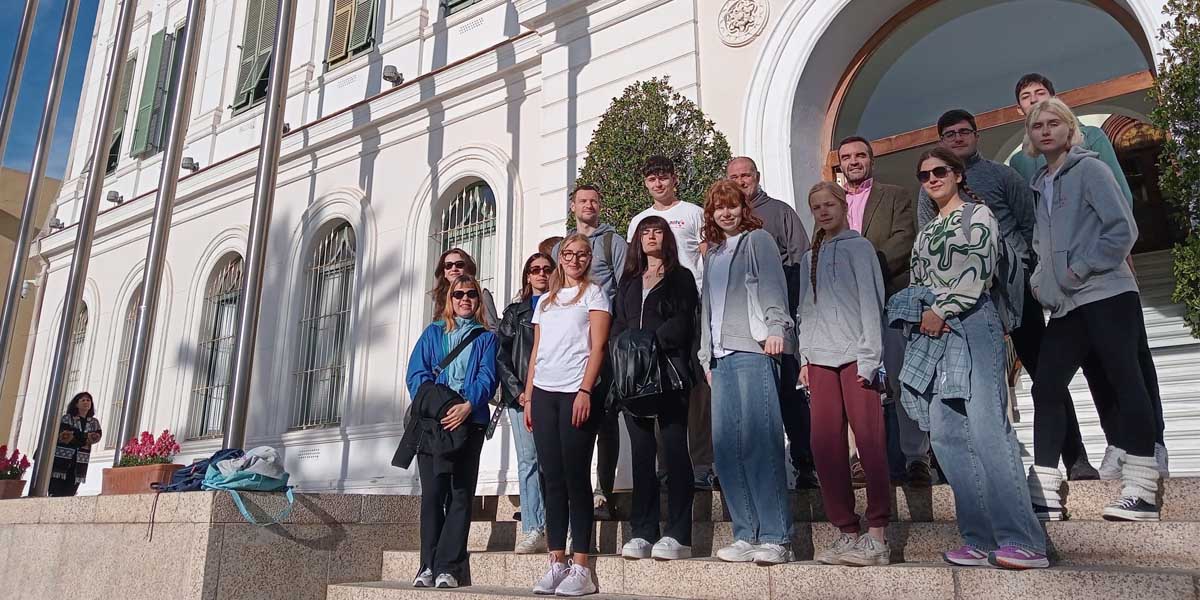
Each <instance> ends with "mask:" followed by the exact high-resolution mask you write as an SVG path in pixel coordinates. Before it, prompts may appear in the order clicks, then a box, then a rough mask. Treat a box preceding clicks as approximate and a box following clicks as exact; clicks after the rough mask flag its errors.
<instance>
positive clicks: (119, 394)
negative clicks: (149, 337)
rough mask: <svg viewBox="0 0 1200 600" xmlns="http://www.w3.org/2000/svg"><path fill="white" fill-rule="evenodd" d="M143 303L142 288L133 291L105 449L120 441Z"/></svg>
mask: <svg viewBox="0 0 1200 600" xmlns="http://www.w3.org/2000/svg"><path fill="white" fill-rule="evenodd" d="M141 301H142V286H140V285H139V286H137V289H135V290H133V297H132V298H130V299H129V307H128V308H127V309H126V310H125V320H124V324H123V325H122V327H121V348H120V353H119V354H117V373H116V377H117V384H116V386H115V387H114V388H113V397H112V408H111V409H110V411H109V415H108V428H107V429H105V431H107V432H108V434H107V435H105V436H104V447H105V448H116V447H117V442H118V441H124V440H118V439H117V437H118V436H119V435H120V431H121V413H123V412H124V411H125V391H126V388H125V384H126V383H128V382H127V380H126V377H127V376H128V375H129V361H130V359H131V358H132V357H133V336H134V333H135V332H136V331H137V316H138V305H140V304H141Z"/></svg>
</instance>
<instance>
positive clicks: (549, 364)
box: [533, 283, 611, 392]
mask: <svg viewBox="0 0 1200 600" xmlns="http://www.w3.org/2000/svg"><path fill="white" fill-rule="evenodd" d="M578 293H579V287H578V286H577V287H569V288H563V289H561V290H559V291H558V297H557V298H555V299H554V302H553V303H550V302H549V301H548V299H547V297H546V296H545V295H543V296H542V299H541V300H540V301H539V302H538V305H537V308H535V309H534V310H533V324H534V325H538V326H539V327H540V330H541V337H540V338H538V353H537V362H536V363H535V365H534V371H533V385H535V386H537V387H538V388H541V389H543V390H546V391H547V392H577V391H579V388H580V386H582V385H583V373H584V371H585V370H587V362H588V356H589V355H590V354H591V345H592V344H591V341H592V338H591V331H592V328H591V324H590V322H589V321H588V313H590V312H591V311H593V310H602V311H604V312H611V310H610V309H609V304H608V296H607V295H605V293H604V288H602V287H600V286H599V285H598V284H595V283H592V284H590V285H588V287H587V291H586V292H584V293H583V297H582V298H580V299H579V300H578V301H576V302H574V303H572V302H571V301H572V300H575V296H576V294H578ZM543 308H545V310H543Z"/></svg>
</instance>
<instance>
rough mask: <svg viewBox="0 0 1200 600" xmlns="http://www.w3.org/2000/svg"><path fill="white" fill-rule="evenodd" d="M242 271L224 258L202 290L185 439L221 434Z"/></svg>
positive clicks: (234, 258)
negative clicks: (197, 341)
mask: <svg viewBox="0 0 1200 600" xmlns="http://www.w3.org/2000/svg"><path fill="white" fill-rule="evenodd" d="M243 267H244V263H243V262H242V257H241V256H238V255H236V254H233V255H230V256H228V257H226V258H225V259H223V260H222V261H221V262H220V263H218V265H217V268H216V270H215V271H213V274H212V276H211V277H209V280H208V286H206V287H205V288H204V303H203V306H202V307H201V311H202V313H201V315H200V336H199V343H198V344H197V347H196V350H197V352H196V372H195V377H194V379H193V383H192V399H191V405H190V407H189V410H188V415H189V416H188V428H187V439H197V438H206V437H217V436H220V435H221V433H222V432H223V427H222V426H223V422H224V417H225V401H226V399H227V398H228V395H229V384H230V376H231V375H232V371H231V369H230V367H231V364H230V361H231V359H232V357H233V344H234V339H235V338H236V337H237V312H238V307H239V306H240V305H241V302H242V271H243Z"/></svg>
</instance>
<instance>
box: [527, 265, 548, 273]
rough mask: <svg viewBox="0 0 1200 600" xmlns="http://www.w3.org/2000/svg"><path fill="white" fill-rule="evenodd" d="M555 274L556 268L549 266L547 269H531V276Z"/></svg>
mask: <svg viewBox="0 0 1200 600" xmlns="http://www.w3.org/2000/svg"><path fill="white" fill-rule="evenodd" d="M553 272H554V267H553V266H549V265H547V266H545V267H529V274H530V275H549V274H551V273H553Z"/></svg>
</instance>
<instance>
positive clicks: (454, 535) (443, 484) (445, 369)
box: [406, 275, 497, 588]
mask: <svg viewBox="0 0 1200 600" xmlns="http://www.w3.org/2000/svg"><path fill="white" fill-rule="evenodd" d="M481 300H482V298H481V295H480V287H479V283H478V282H477V281H476V280H475V278H474V277H472V276H470V275H459V276H458V277H457V278H456V279H454V280H453V281H452V282H451V283H450V285H448V286H447V289H446V297H445V298H444V299H443V302H442V306H443V308H442V316H441V318H440V319H439V320H437V321H434V322H433V323H432V324H430V325H429V326H428V327H426V328H425V331H424V332H423V333H422V334H421V338H420V339H419V340H417V346H416V348H413V352H412V357H411V358H409V361H408V375H407V377H406V381H407V384H408V394H409V397H410V398H412V399H413V402H414V404H416V403H417V402H420V401H422V396H423V394H424V395H430V394H433V393H438V394H440V396H439V397H447V396H450V397H451V399H452V401H451V402H448V404H450V405H451V406H450V408H449V409H448V410H445V411H444V416H443V417H442V419H441V421H440V426H441V427H442V428H443V429H444V430H445V431H448V432H455V431H456V430H459V429H460V428H466V430H467V431H466V441H465V443H464V444H463V446H462V447H461V449H459V450H458V451H457V452H455V453H453V454H451V455H450V456H451V457H452V458H450V459H449V460H447V459H446V458H445V457H444V456H435V455H433V454H430V453H429V452H430V450H429V448H432V447H434V446H435V444H433V443H431V442H430V440H428V439H426V440H424V442H423V443H422V444H421V445H420V448H421V450H418V451H417V468H418V470H419V473H420V477H421V567H420V569H419V573H418V575H417V577H416V579H414V580H413V587H434V586H436V587H439V588H455V587H458V586H459V582H462V583H463V584H468V585H469V583H470V580H471V572H470V565H469V563H468V558H469V555H468V553H467V535H468V534H469V533H470V531H471V504H472V500H473V499H474V497H475V483H476V481H477V480H478V478H479V454H480V452H481V451H482V450H483V441H484V429H485V427H486V426H487V424H488V422H489V417H490V414H489V411H488V400H489V399H491V398H492V397H493V396H494V395H495V394H496V386H497V378H496V336H495V334H493V333H491V332H489V331H486V330H485V327H486V326H487V323H488V320H487V316H486V315H485V314H484V309H483V303H482V301H481ZM455 351H457V354H455V355H454V356H453V357H452V359H451V360H450V361H449V363H448V364H447V363H446V357H447V356H449V355H451V354H452V353H454V352H455ZM431 385H438V386H439V387H438V388H437V389H434V388H432V387H431ZM442 386H444V387H442ZM444 388H449V390H446V389H444ZM451 392H452V393H453V394H457V395H458V397H457V398H454V397H453V396H451ZM455 401H456V402H455ZM411 418H413V417H412V416H410V419H411ZM437 425H438V424H435V425H434V426H435V427H436V426H437ZM435 577H436V579H435Z"/></svg>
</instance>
